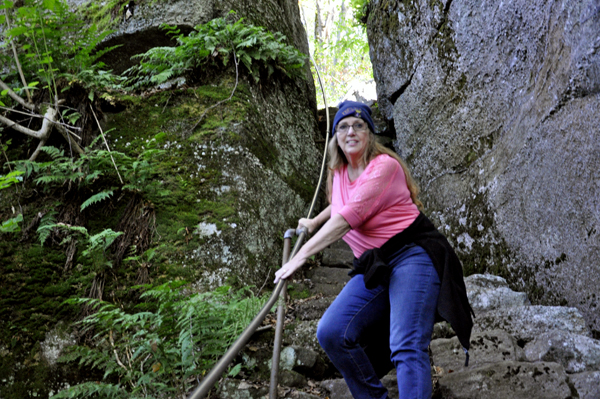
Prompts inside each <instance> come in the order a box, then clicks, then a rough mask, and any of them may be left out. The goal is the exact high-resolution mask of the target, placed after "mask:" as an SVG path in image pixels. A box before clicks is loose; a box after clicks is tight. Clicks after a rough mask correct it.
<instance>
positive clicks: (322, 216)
mask: <svg viewBox="0 0 600 399" xmlns="http://www.w3.org/2000/svg"><path fill="white" fill-rule="evenodd" d="M330 217H331V205H329V206H328V207H327V208H325V209H324V210H323V211H322V212H321V213H319V214H318V215H317V216H315V217H314V218H312V219H304V218H303V219H300V220H298V228H300V227H302V226H304V227H306V228H307V229H308V232H309V233H312V232H313V231H315V230H316V229H317V228H318V227H319V226H321V225H322V224H323V223H325V222H326V221H328V220H329V218H330Z"/></svg>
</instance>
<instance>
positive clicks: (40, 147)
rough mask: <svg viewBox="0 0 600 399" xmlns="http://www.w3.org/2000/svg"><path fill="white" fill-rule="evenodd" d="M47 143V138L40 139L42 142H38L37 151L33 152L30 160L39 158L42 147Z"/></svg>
mask: <svg viewBox="0 0 600 399" xmlns="http://www.w3.org/2000/svg"><path fill="white" fill-rule="evenodd" d="M45 145H46V139H42V140H40V142H39V143H38V146H37V148H36V149H35V151H34V152H33V154H31V156H30V157H29V160H30V161H31V162H33V161H35V159H36V158H37V156H38V155H39V154H40V151H41V149H42V147H43V146H45Z"/></svg>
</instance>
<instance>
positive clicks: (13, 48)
mask: <svg viewBox="0 0 600 399" xmlns="http://www.w3.org/2000/svg"><path fill="white" fill-rule="evenodd" d="M4 14H5V15H6V26H7V27H8V29H9V30H10V18H9V17H8V9H7V8H5V9H4ZM10 44H11V46H12V50H13V54H14V56H15V63H16V64H17V69H18V70H19V75H20V76H21V81H22V82H23V87H24V88H25V93H27V100H29V103H31V95H30V94H29V89H28V88H27V82H26V81H25V75H23V69H22V68H21V63H20V62H19V55H18V54H17V48H16V47H15V42H14V40H12V38H11V39H10ZM32 110H33V108H32Z"/></svg>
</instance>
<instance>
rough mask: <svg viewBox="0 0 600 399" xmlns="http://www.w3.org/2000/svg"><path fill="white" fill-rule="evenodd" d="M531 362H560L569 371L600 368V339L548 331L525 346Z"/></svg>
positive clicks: (566, 332) (579, 371)
mask: <svg viewBox="0 0 600 399" xmlns="http://www.w3.org/2000/svg"><path fill="white" fill-rule="evenodd" d="M524 349H525V356H527V360H529V361H530V362H536V361H544V362H555V363H560V364H562V366H563V367H564V368H565V370H566V372H567V373H581V372H584V371H595V370H600V341H598V340H596V339H592V338H590V337H586V336H585V335H579V334H573V333H571V332H568V331H561V330H555V331H548V332H546V333H543V334H541V335H540V336H538V337H536V338H535V340H533V341H532V342H530V343H528V344H527V345H526V346H525V348H524Z"/></svg>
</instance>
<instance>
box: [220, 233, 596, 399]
mask: <svg viewBox="0 0 600 399" xmlns="http://www.w3.org/2000/svg"><path fill="white" fill-rule="evenodd" d="M352 259H353V256H352V252H351V251H350V249H349V248H348V247H347V246H346V244H345V243H344V242H343V241H340V242H338V243H336V244H333V245H332V246H331V247H330V248H328V249H327V250H325V251H324V252H323V254H322V259H321V261H320V265H318V266H313V267H308V268H305V270H303V272H302V273H297V275H295V276H294V277H295V278H296V279H295V280H294V281H292V282H291V283H290V287H289V292H290V295H291V297H292V298H298V299H291V300H290V301H289V308H288V316H287V319H286V325H285V332H284V338H283V349H282V353H281V361H280V378H279V389H278V392H279V397H280V398H300V399H318V398H330V399H351V398H352V395H350V392H349V391H348V388H347V386H346V384H345V382H344V380H343V379H342V378H341V376H340V374H339V373H338V372H337V370H335V368H334V367H333V365H332V364H331V363H330V362H329V360H328V359H327V356H326V355H325V353H324V352H323V350H322V349H321V347H320V346H319V343H318V342H317V339H316V329H317V324H318V321H319V319H320V317H321V315H322V314H323V312H324V311H325V309H327V307H328V306H329V304H330V303H331V302H332V301H333V299H334V298H335V296H336V295H337V293H338V292H339V291H340V290H341V289H342V287H343V286H344V284H345V283H346V282H347V281H348V280H349V277H348V275H347V274H348V268H349V266H350V265H351V264H352ZM465 282H466V285H467V293H468V296H469V300H470V302H471V305H472V306H473V309H474V311H475V314H476V318H475V320H474V321H475V326H474V329H473V334H472V336H471V349H470V363H469V366H468V367H464V360H465V355H464V352H463V351H462V348H461V346H460V344H459V343H458V339H457V338H456V337H454V333H453V331H452V329H451V327H450V326H449V325H448V324H447V323H438V324H436V326H435V329H434V336H433V340H432V343H431V347H430V348H431V354H432V364H433V366H432V378H433V380H434V395H433V397H434V398H440V399H467V398H469V399H471V398H472V399H506V398H510V399H551V398H552V399H554V398H556V399H566V398H581V399H600V341H599V340H595V339H592V338H591V336H590V332H589V330H588V328H587V326H586V323H585V321H584V319H583V317H582V316H581V314H580V313H579V311H578V310H577V309H575V308H568V307H550V306H532V305H531V304H530V302H529V300H528V298H527V296H526V295H525V294H524V293H521V292H515V291H512V290H511V289H510V288H509V287H508V285H507V283H506V281H505V280H504V279H502V278H500V277H497V276H493V275H473V276H469V277H467V278H466V279H465ZM299 297H300V298H299ZM302 297H304V298H302ZM270 323H271V324H272V323H273V321H270ZM272 331H273V330H272V329H267V330H265V331H264V332H260V333H257V334H255V337H254V338H253V341H252V342H251V343H250V344H249V345H248V347H247V348H246V350H245V351H244V353H243V354H242V355H241V359H240V360H242V362H243V363H244V365H245V368H244V371H243V372H242V373H241V374H240V375H238V376H237V377H235V378H226V379H224V380H223V381H222V382H221V384H220V388H219V390H218V392H217V393H216V394H215V395H214V396H213V398H214V399H217V398H218V399H259V398H260V399H263V398H268V392H269V388H268V383H269V381H268V379H269V375H270V363H271V355H272V342H273V332H272ZM382 381H383V383H384V385H385V386H386V387H387V388H388V390H389V392H390V397H391V398H394V397H398V390H397V387H396V376H395V373H394V371H392V372H391V373H390V374H388V375H387V376H385V377H384V378H383V380H382ZM359 399H360V398H359Z"/></svg>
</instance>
